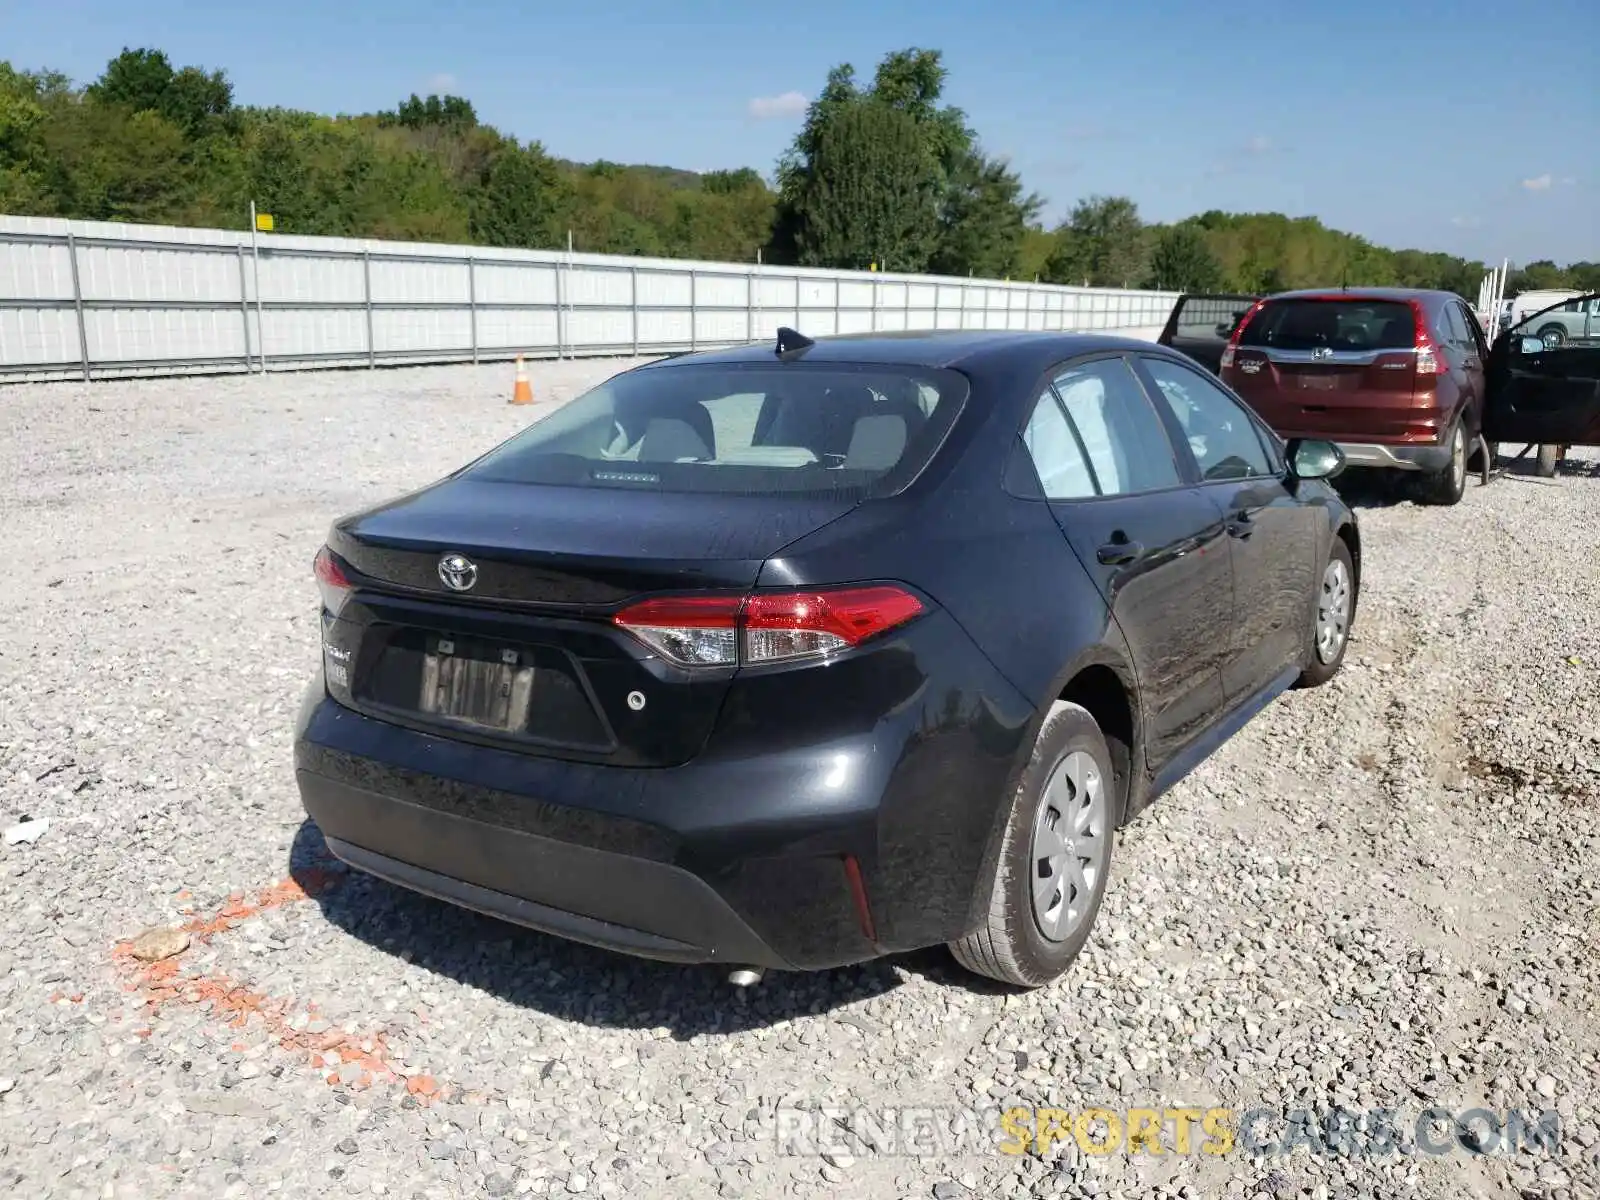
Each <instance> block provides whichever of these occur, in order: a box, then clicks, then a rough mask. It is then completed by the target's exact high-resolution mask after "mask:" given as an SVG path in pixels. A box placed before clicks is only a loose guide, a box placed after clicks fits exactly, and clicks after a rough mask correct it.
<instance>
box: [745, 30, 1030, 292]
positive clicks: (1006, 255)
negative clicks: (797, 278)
mask: <svg viewBox="0 0 1600 1200" xmlns="http://www.w3.org/2000/svg"><path fill="white" fill-rule="evenodd" d="M946 77H947V71H946V69H945V67H944V63H943V59H942V56H941V55H940V53H939V52H938V51H937V50H927V49H921V48H916V47H913V48H911V49H907V50H897V51H894V52H893V53H890V54H888V55H885V56H884V58H883V59H882V61H880V62H879V64H878V68H877V71H876V73H875V74H874V76H873V81H872V86H871V87H870V88H866V89H862V88H860V87H859V86H858V85H857V83H856V78H855V68H854V67H852V66H851V65H849V64H848V63H846V64H841V65H840V66H836V67H835V68H833V70H832V71H830V72H829V74H828V80H827V83H826V85H825V86H824V87H823V89H822V93H821V94H820V95H819V96H818V97H817V99H816V100H815V101H814V102H813V103H812V104H811V106H810V108H809V109H808V111H807V113H806V121H805V124H804V125H803V126H802V128H801V130H800V132H799V133H798V134H797V135H796V137H795V140H794V143H793V145H792V146H791V147H790V148H789V150H788V151H787V152H786V153H785V155H784V156H783V158H782V159H781V160H780V162H779V165H778V193H779V198H778V203H777V205H776V223H775V226H774V230H773V236H772V240H771V249H772V251H773V253H774V257H775V258H777V259H778V260H779V261H790V262H800V263H805V264H808V265H815V266H850V265H861V264H863V263H870V262H872V261H875V260H882V261H884V262H886V263H887V265H888V266H889V268H891V269H893V270H901V271H909V270H920V269H923V268H924V267H927V266H930V265H931V266H932V268H933V269H934V270H937V271H940V272H943V273H946V274H960V275H965V274H968V273H982V274H986V275H987V274H1002V275H1003V274H1008V273H1010V272H1011V271H1013V270H1015V269H1016V268H1017V266H1018V264H1019V261H1020V251H1021V248H1022V245H1023V242H1024V239H1025V236H1026V232H1027V228H1028V225H1029V223H1030V222H1031V221H1032V220H1033V219H1034V218H1035V217H1036V216H1037V214H1038V211H1039V209H1040V207H1041V206H1042V201H1041V200H1040V199H1039V198H1038V197H1036V196H1034V195H1032V194H1029V193H1025V192H1024V189H1023V186H1022V182H1021V180H1020V179H1019V178H1018V177H1017V176H1016V175H1015V174H1014V173H1013V172H1012V171H1011V170H1010V169H1009V168H1008V167H1007V166H1006V164H1004V163H1003V162H1001V161H999V160H995V159H991V158H988V157H986V156H985V155H984V154H983V153H982V151H981V150H979V148H978V146H977V142H976V138H975V135H974V134H973V131H972V129H971V128H970V127H969V125H968V123H967V118H966V114H965V113H964V112H962V111H961V110H960V109H959V108H956V107H954V106H953V105H947V104H942V103H941V100H942V97H943V92H944V85H945V81H946ZM890 146H893V147H896V148H897V149H895V150H894V151H893V154H892V157H889V158H884V157H881V156H882V155H884V154H886V153H889V151H888V149H887V148H888V147H890ZM825 154H826V155H830V156H831V157H830V158H828V160H827V162H826V164H825V163H824V155H825ZM847 162H848V163H850V164H852V165H850V166H848V167H845V166H844V165H843V164H845V163H847ZM825 172H833V173H834V174H835V175H836V176H837V177H836V178H826V177H825ZM840 172H844V173H843V174H840ZM876 179H881V180H882V181H883V182H884V185H885V186H891V187H892V190H891V193H890V195H891V202H892V203H893V204H896V205H904V204H910V205H913V206H914V207H912V208H910V209H902V210H899V212H898V213H897V214H896V215H891V214H890V213H889V212H887V211H885V209H884V207H883V205H881V204H879V203H877V202H876V201H874V200H873V199H872V198H871V195H870V192H871V187H872V186H876V184H874V183H873V181H874V180H876ZM891 181H892V183H891ZM852 230H854V231H855V232H850V231H852ZM871 243H877V244H876V245H873V244H871ZM863 254H865V255H866V258H865V259H863V258H862V255H863Z"/></svg>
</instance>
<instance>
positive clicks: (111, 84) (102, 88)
mask: <svg viewBox="0 0 1600 1200" xmlns="http://www.w3.org/2000/svg"><path fill="white" fill-rule="evenodd" d="M88 94H89V97H90V98H91V99H93V100H95V101H97V102H98V103H101V104H114V105H120V106H122V107H124V108H127V109H130V110H131V111H133V112H136V113H138V112H153V113H157V114H159V115H160V116H162V117H164V118H165V119H166V120H167V121H169V122H170V123H172V124H173V125H176V126H177V127H178V128H179V129H181V130H182V131H183V132H184V133H185V134H186V135H187V136H189V137H198V136H200V135H201V134H203V133H205V132H207V131H209V130H211V129H212V128H214V127H215V124H216V123H217V122H218V121H219V120H220V119H221V118H223V117H225V116H227V115H228V113H229V112H230V111H231V110H232V108H233V85H232V84H230V83H229V82H228V80H227V77H226V76H225V75H224V74H223V73H222V72H221V71H212V72H210V73H207V72H205V71H202V70H201V69H200V68H198V67H184V68H183V69H182V70H181V71H174V70H173V69H172V63H171V61H170V60H169V59H168V58H167V56H166V54H165V53H163V52H162V51H160V50H128V49H124V50H123V51H122V53H121V54H119V55H117V57H115V58H113V59H112V60H111V61H110V62H109V63H107V64H106V69H105V72H104V74H102V75H101V76H100V78H99V79H98V80H97V81H96V82H94V83H93V84H91V85H90V86H89V89H88Z"/></svg>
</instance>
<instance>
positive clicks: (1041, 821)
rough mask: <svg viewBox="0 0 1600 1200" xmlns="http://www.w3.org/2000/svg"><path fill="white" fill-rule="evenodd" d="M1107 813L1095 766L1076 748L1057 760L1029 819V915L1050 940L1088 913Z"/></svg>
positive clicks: (1062, 937) (1099, 868)
mask: <svg viewBox="0 0 1600 1200" xmlns="http://www.w3.org/2000/svg"><path fill="white" fill-rule="evenodd" d="M1106 817H1107V805H1106V788H1105V781H1104V780H1103V779H1102V778H1101V777H1100V768H1099V767H1098V766H1096V765H1095V761H1094V759H1093V758H1091V757H1090V756H1089V755H1088V754H1086V753H1084V752H1083V751H1082V750H1075V751H1073V752H1072V753H1071V754H1069V755H1067V756H1066V758H1064V759H1062V760H1061V761H1060V762H1059V763H1057V764H1056V769H1055V770H1054V771H1053V772H1052V773H1051V775H1050V781H1049V782H1048V783H1047V784H1045V789H1044V799H1043V801H1042V802H1041V803H1040V805H1039V815H1038V817H1037V818H1036V819H1035V820H1034V823H1033V849H1032V854H1031V856H1030V858H1029V861H1030V863H1031V864H1032V867H1033V870H1032V873H1031V878H1030V880H1029V886H1030V887H1031V888H1032V895H1033V919H1034V921H1036V922H1037V923H1038V926H1039V932H1040V933H1042V934H1044V936H1045V937H1047V938H1049V939H1050V940H1051V941H1053V942H1060V941H1065V940H1066V939H1067V938H1069V937H1071V936H1072V934H1073V932H1074V931H1075V930H1076V929H1077V928H1078V927H1079V926H1080V925H1082V924H1083V922H1084V920H1085V919H1086V918H1087V917H1088V915H1089V907H1090V905H1091V904H1092V903H1093V902H1094V896H1095V890H1096V889H1097V888H1098V887H1099V886H1100V876H1101V873H1102V872H1103V871H1104V870H1105V858H1106V854H1105V852H1106V840H1105V839H1106V838H1107V837H1109V836H1110V831H1109V830H1108V829H1107V827H1106V825H1107V820H1106Z"/></svg>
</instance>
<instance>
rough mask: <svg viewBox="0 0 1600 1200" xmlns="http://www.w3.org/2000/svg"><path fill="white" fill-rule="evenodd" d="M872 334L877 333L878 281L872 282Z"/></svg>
mask: <svg viewBox="0 0 1600 1200" xmlns="http://www.w3.org/2000/svg"><path fill="white" fill-rule="evenodd" d="M872 332H873V333H877V332H878V281H877V280H876V279H874V280H873V281H872Z"/></svg>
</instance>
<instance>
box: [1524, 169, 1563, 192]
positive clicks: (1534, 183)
mask: <svg viewBox="0 0 1600 1200" xmlns="http://www.w3.org/2000/svg"><path fill="white" fill-rule="evenodd" d="M1554 182H1555V179H1554V178H1553V177H1552V176H1551V174H1550V172H1549V171H1546V172H1545V173H1544V174H1543V175H1535V176H1534V177H1533V178H1532V179H1524V180H1523V181H1522V186H1523V187H1525V188H1527V189H1528V190H1529V191H1530V192H1546V191H1549V190H1550V185H1551V184H1552V183H1554Z"/></svg>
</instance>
